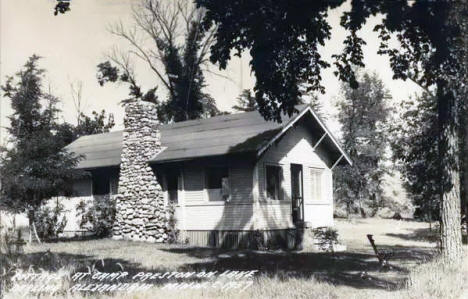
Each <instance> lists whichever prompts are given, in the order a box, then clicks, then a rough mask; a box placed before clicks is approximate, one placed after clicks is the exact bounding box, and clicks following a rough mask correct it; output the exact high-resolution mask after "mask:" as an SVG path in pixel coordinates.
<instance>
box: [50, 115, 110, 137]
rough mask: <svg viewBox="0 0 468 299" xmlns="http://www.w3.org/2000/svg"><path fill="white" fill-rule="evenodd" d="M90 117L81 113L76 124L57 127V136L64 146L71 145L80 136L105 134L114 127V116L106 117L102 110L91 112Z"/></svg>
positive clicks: (64, 124)
mask: <svg viewBox="0 0 468 299" xmlns="http://www.w3.org/2000/svg"><path fill="white" fill-rule="evenodd" d="M91 114H92V117H91V116H88V115H85V114H84V113H83V112H81V113H80V114H79V117H78V124H77V125H72V124H70V123H66V122H65V123H63V124H60V125H58V127H57V135H58V136H60V138H62V140H63V143H64V144H65V145H67V144H70V143H72V142H73V141H75V140H76V139H78V138H79V137H81V136H86V135H93V134H100V133H107V132H109V131H110V129H112V128H113V127H114V125H115V122H114V115H113V114H109V115H106V111H105V110H104V109H103V110H101V113H97V112H96V111H93V112H92V113H91Z"/></svg>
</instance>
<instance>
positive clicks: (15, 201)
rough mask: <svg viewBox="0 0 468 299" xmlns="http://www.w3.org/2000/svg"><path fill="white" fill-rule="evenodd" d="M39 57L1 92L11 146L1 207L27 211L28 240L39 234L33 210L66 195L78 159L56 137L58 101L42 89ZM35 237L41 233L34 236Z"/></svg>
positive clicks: (0, 165) (4, 159)
mask: <svg viewBox="0 0 468 299" xmlns="http://www.w3.org/2000/svg"><path fill="white" fill-rule="evenodd" d="M38 59H39V57H38V56H35V55H34V56H32V57H31V58H29V60H28V61H27V63H26V64H25V65H24V67H23V69H22V70H21V71H20V72H18V73H17V74H16V81H15V78H14V77H9V78H8V79H7V81H6V83H5V85H4V86H2V89H3V91H4V95H5V97H6V98H9V99H10V100H11V107H12V109H13V111H14V112H13V114H12V116H10V124H11V126H10V128H9V129H8V131H9V134H10V136H11V140H10V142H11V146H8V147H7V148H2V149H1V154H2V155H1V161H0V173H2V178H1V180H2V184H1V185H2V190H1V205H2V206H3V207H4V208H7V209H9V210H11V211H14V212H17V213H18V212H27V215H28V219H29V224H30V239H31V235H32V232H33V231H34V232H35V225H34V219H35V212H36V211H37V210H38V209H39V207H40V206H41V205H42V204H43V203H44V201H45V200H47V199H49V198H51V197H53V196H57V195H59V194H66V193H67V192H69V191H70V190H71V184H70V183H71V181H72V179H73V178H75V177H77V176H79V175H80V174H79V173H77V172H76V171H75V170H74V167H75V166H76V165H77V163H78V162H79V159H80V157H76V156H74V155H73V153H69V152H66V151H65V150H64V148H63V146H64V142H63V139H62V138H61V137H60V136H59V135H58V134H56V133H57V127H58V124H57V113H58V112H59V110H58V109H57V107H56V104H57V101H58V100H57V98H55V97H54V96H52V95H50V94H48V93H44V92H43V91H42V78H43V73H44V70H43V69H40V68H38V67H37V61H38ZM35 235H36V238H37V239H38V240H39V238H38V236H37V232H35Z"/></svg>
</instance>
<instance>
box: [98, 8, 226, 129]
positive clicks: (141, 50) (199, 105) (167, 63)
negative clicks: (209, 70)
mask: <svg viewBox="0 0 468 299" xmlns="http://www.w3.org/2000/svg"><path fill="white" fill-rule="evenodd" d="M134 12H135V13H134V21H135V24H136V28H138V30H136V31H132V30H126V29H125V28H124V27H123V25H121V24H120V25H117V26H115V27H114V28H113V29H112V33H113V34H115V35H117V36H119V37H121V38H123V39H124V40H127V41H128V42H129V43H130V45H131V46H132V47H133V48H134V51H132V52H131V53H136V54H135V55H136V57H138V58H140V59H143V61H144V62H145V63H146V64H147V65H148V66H149V67H150V69H151V70H153V72H154V74H155V76H156V78H157V79H158V80H159V81H160V82H161V83H162V85H163V86H164V87H165V88H166V90H167V92H168V98H167V99H166V100H160V99H158V97H157V96H156V90H157V87H154V88H152V89H149V90H148V91H147V92H146V93H143V92H142V91H141V87H140V86H139V85H138V84H137V81H136V79H135V75H134V72H133V70H132V68H131V66H130V61H129V57H128V56H124V57H122V56H119V55H113V56H112V57H110V59H111V61H105V62H103V63H100V64H99V65H98V82H99V83H100V84H101V85H104V84H105V83H106V82H125V83H128V84H129V86H130V96H131V97H136V98H141V99H142V100H144V101H149V102H153V103H156V104H157V105H158V106H159V109H158V111H159V119H160V120H161V121H162V122H165V123H167V122H172V121H175V122H178V121H184V120H190V119H197V118H202V117H210V116H214V115H217V114H220V111H219V110H218V109H217V107H216V102H215V100H214V99H213V98H212V97H211V96H210V95H209V94H207V93H206V92H204V91H203V89H204V87H205V85H206V84H205V77H204V74H203V70H202V66H203V64H204V63H205V58H204V57H205V55H206V53H207V51H208V48H209V46H210V43H211V41H212V36H210V31H209V30H204V29H203V28H202V27H201V20H202V14H201V12H200V11H199V10H196V9H192V8H190V7H189V6H188V5H187V3H186V2H183V1H174V2H173V3H170V4H167V5H164V2H163V1H161V0H142V1H141V2H140V6H138V8H137V9H136V10H135V11H134ZM181 19H182V20H183V23H184V24H179V21H180V20H181ZM181 29H183V30H184V35H183V37H182V36H179V34H178V32H179V31H181ZM138 33H140V34H143V35H145V36H146V37H148V38H149V39H150V40H152V41H153V43H152V44H151V45H150V47H149V48H148V49H146V48H145V47H143V46H142V45H141V44H140V43H139V38H138V37H137V35H138ZM180 40H183V43H180ZM114 54H116V53H114ZM157 62H158V63H159V64H160V65H156V63H157Z"/></svg>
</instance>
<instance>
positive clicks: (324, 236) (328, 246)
mask: <svg viewBox="0 0 468 299" xmlns="http://www.w3.org/2000/svg"><path fill="white" fill-rule="evenodd" d="M312 231H313V233H314V237H315V239H316V240H317V242H318V244H317V245H318V246H319V248H320V249H321V250H325V251H333V245H335V244H338V231H337V230H336V229H334V228H331V227H318V228H315V229H313V230H312Z"/></svg>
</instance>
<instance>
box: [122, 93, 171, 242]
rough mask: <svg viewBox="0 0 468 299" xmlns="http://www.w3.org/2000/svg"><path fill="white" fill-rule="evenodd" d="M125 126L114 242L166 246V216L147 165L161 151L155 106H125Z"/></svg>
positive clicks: (136, 102)
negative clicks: (149, 243) (133, 241)
mask: <svg viewBox="0 0 468 299" xmlns="http://www.w3.org/2000/svg"><path fill="white" fill-rule="evenodd" d="M124 126H125V129H124V132H123V141H122V154H121V164H120V177H119V187H118V195H117V196H116V217H115V222H114V227H113V238H114V239H124V240H136V241H147V242H166V241H167V238H168V235H167V231H168V219H169V214H168V212H167V209H166V203H165V201H164V197H163V193H162V189H161V185H160V184H159V182H158V180H157V177H156V174H155V173H154V172H153V169H152V168H151V167H150V166H149V164H148V160H149V159H150V158H152V157H154V155H156V154H157V153H159V152H160V151H161V138H160V131H159V120H158V118H157V109H156V106H155V105H154V104H153V103H149V102H143V101H141V100H131V101H129V102H127V103H126V104H125V118H124Z"/></svg>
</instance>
